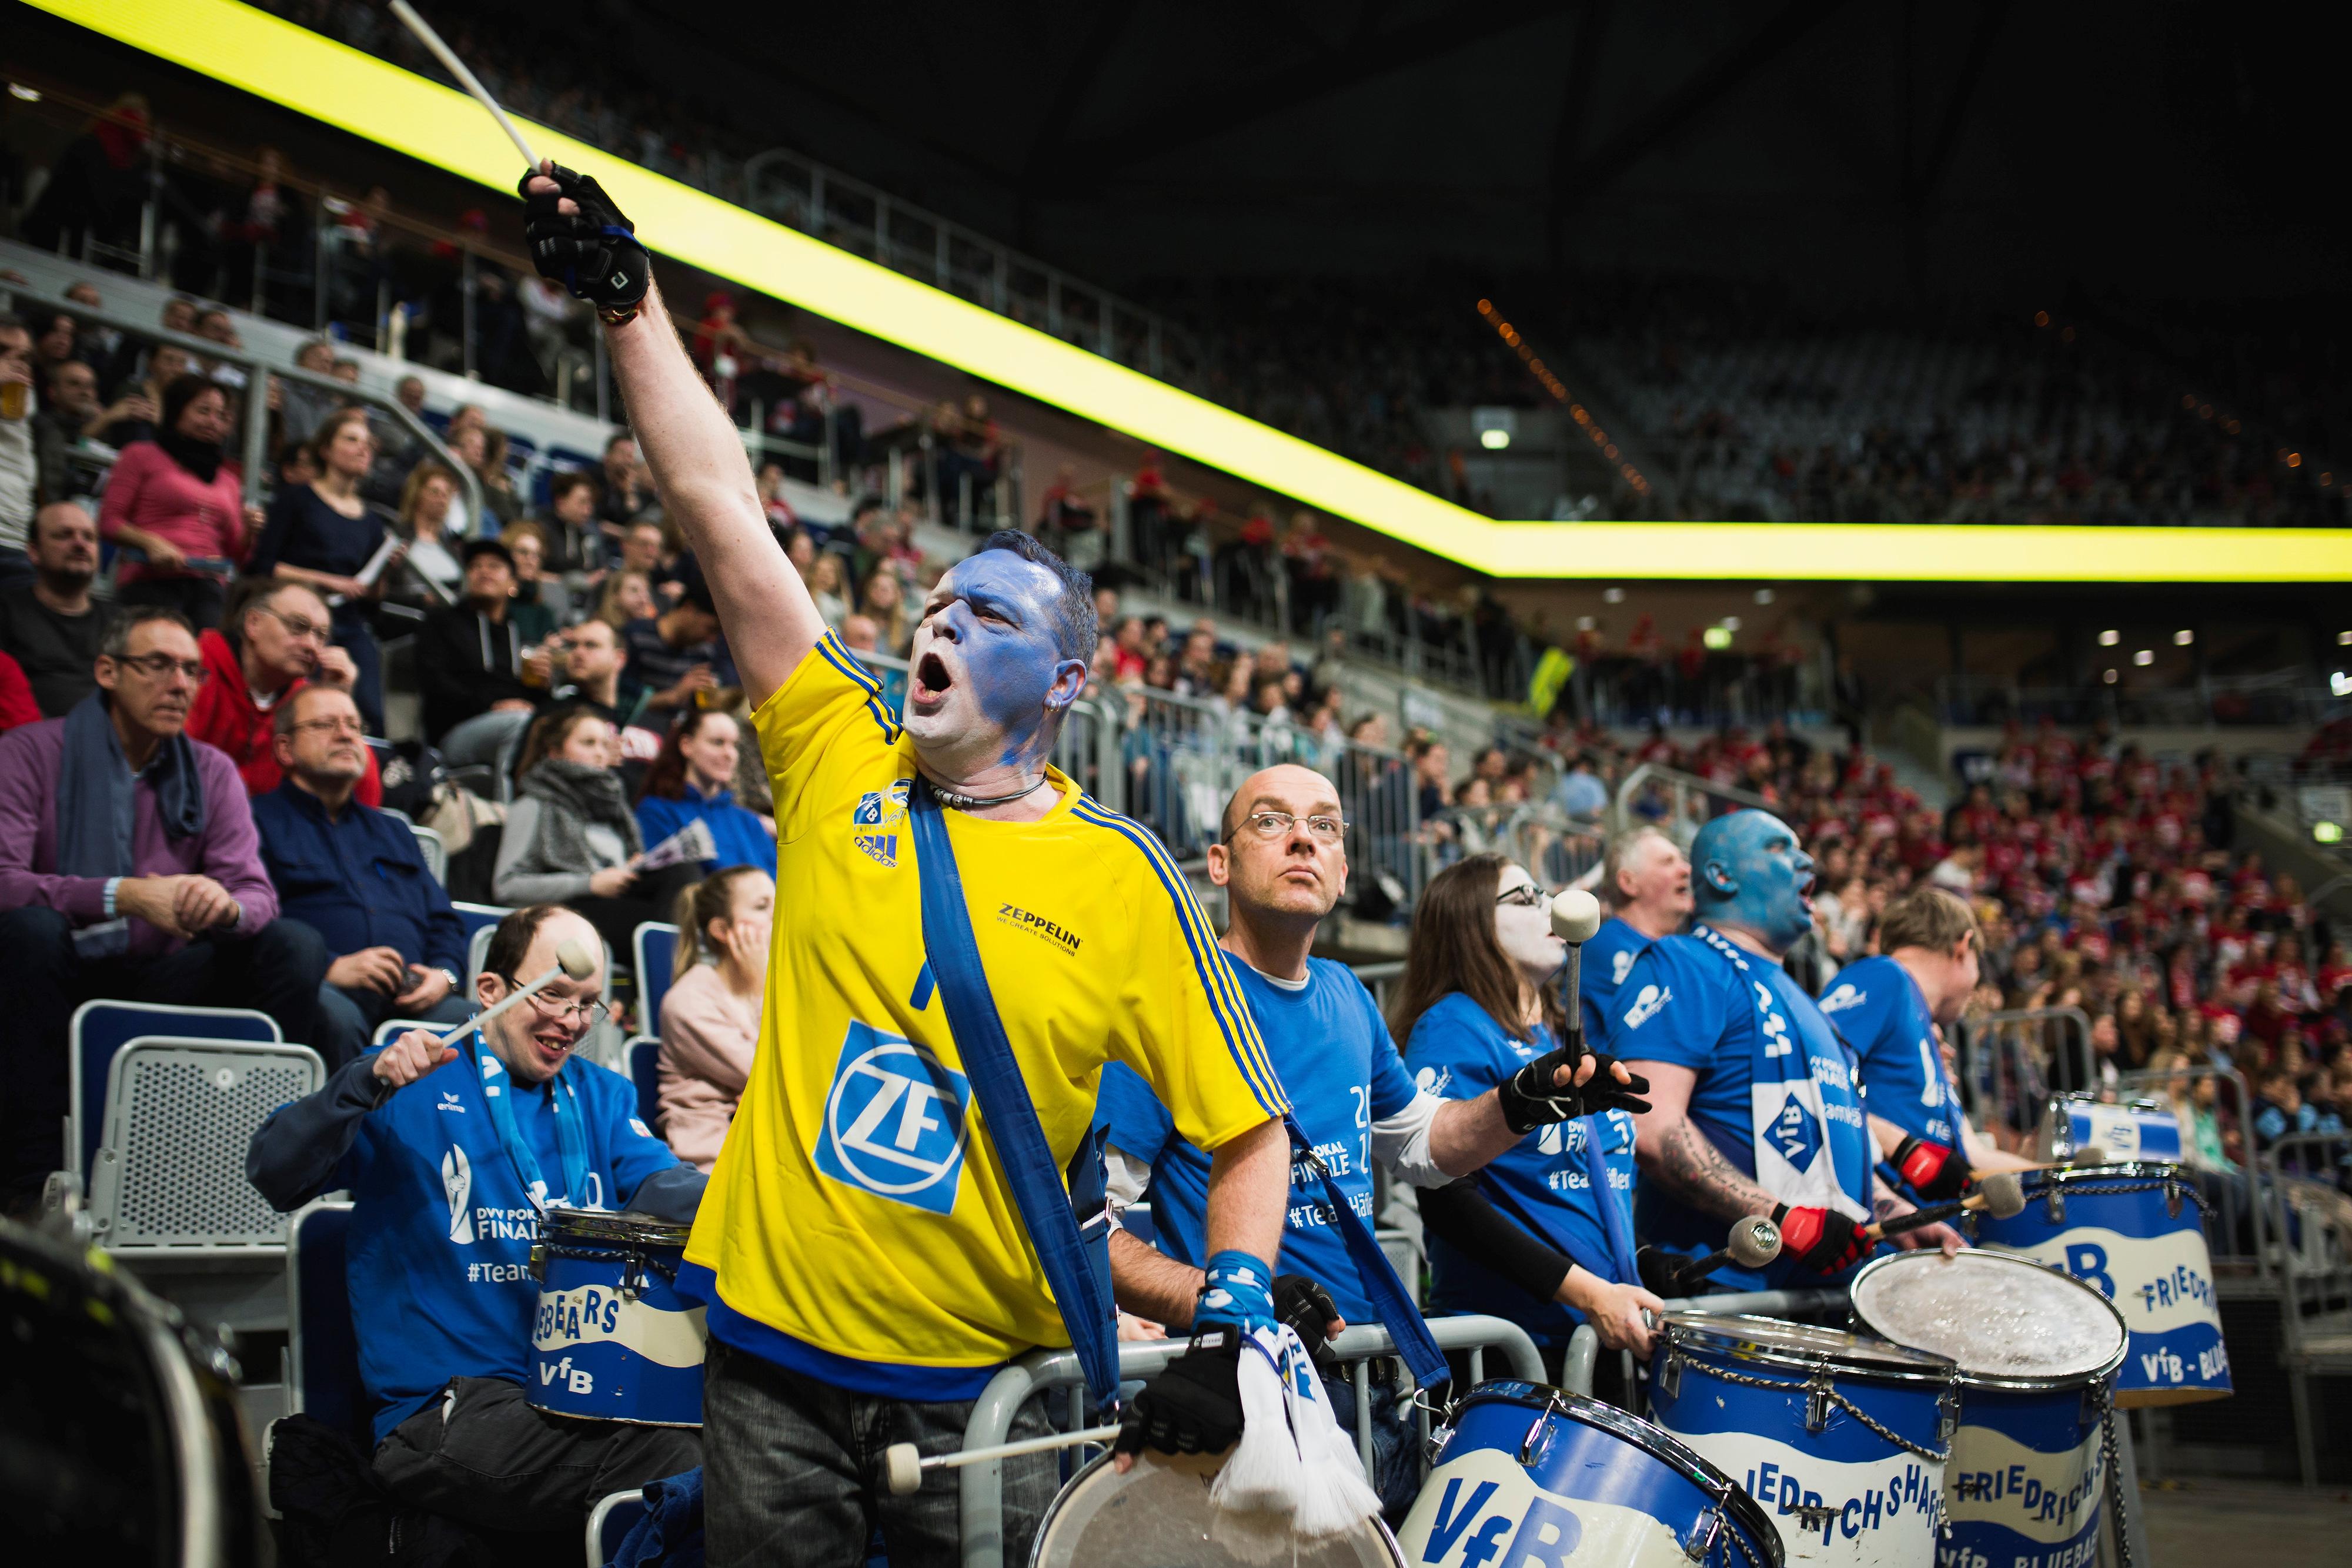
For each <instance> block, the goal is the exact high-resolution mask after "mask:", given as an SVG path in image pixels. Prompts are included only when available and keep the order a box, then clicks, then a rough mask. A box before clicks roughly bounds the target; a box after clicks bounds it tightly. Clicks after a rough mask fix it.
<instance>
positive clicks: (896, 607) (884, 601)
mask: <svg viewBox="0 0 2352 1568" xmlns="http://www.w3.org/2000/svg"><path fill="white" fill-rule="evenodd" d="M857 612H858V613H859V614H860V615H864V616H866V617H867V618H868V619H869V620H871V621H872V622H874V626H875V631H876V633H877V637H876V642H877V646H879V647H880V649H881V650H882V652H884V653H887V654H889V655H890V656H891V657H892V658H894V659H903V658H905V657H906V656H907V647H908V643H912V642H913V641H914V637H915V628H914V625H913V623H912V622H911V621H910V620H909V619H908V614H907V587H906V584H904V583H902V582H900V581H899V580H898V570H897V569H896V568H894V567H892V566H891V565H890V564H889V563H888V562H887V561H886V562H884V563H883V564H882V565H880V566H877V567H876V568H875V569H874V573H873V575H872V576H870V577H868V578H867V579H866V591H865V592H863V593H861V594H859V595H858V597H857ZM843 619H844V620H846V619H847V617H844V618H843Z"/></svg>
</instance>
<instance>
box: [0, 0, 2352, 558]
mask: <svg viewBox="0 0 2352 1568" xmlns="http://www.w3.org/2000/svg"><path fill="white" fill-rule="evenodd" d="M32 3H33V4H35V5H38V6H39V7H40V8H41V9H43V10H46V11H49V12H52V13H54V14H55V15H57V16H62V17H65V18H67V19H68V20H70V21H73V22H77V23H79V24H80V25H82V26H86V27H89V28H90V29H92V30H93V31H96V32H99V33H102V34H104V35H106V36H107V37H111V38H114V39H117V40H119V41H121V42H122V43H124V44H128V45H130V46H131V47H134V48H139V49H142V50H145V51H146V52H148V53H150V54H153V55H157V56H160V57H163V58H164V59H167V60H171V61H173V62H174V63H176V64H179V65H183V66H185V67H187V68H190V69H192V70H195V71H199V72H202V73H203V74H205V75H206V76H209V77H212V78H215V79H216V80H219V81H222V82H225V83H227V84H228V85H230V86H233V87H236V88H240V89H244V90H245V91H247V92H250V93H253V94H255V95H256V96H257V97H260V98H264V99H268V100H270V101H271V102H273V103H278V104H280V105H283V106H284V107H286V108H288V109H291V110H296V111H297V112H299V113H301V114H305V115H308V116H310V117H311V118H312V119H314V120H322V121H324V122H326V123H327V124H330V125H333V126H336V127H339V128H340V129H341V130H344V131H350V132H352V134H354V135H357V136H362V137H364V138H366V139H367V140H369V141H374V142H378V143H380V144H382V145H383V146H386V147H389V148H392V149H394V151H397V152H404V153H406V154H407V155H409V156H411V157H414V158H417V159H420V160H422V161H423V162H427V163H431V164H433V165H435V166H436V167H438V168H441V169H445V170H447V171H448V172H451V173H455V174H458V175H461V176H463V177H465V178H467V179H469V180H474V181H478V182H479V183H482V184H485V185H488V186H490V187H492V188H493V189H496V190H499V191H502V192H511V191H512V190H513V189H514V183H515V180H516V178H517V176H518V175H519V173H520V170H518V169H517V168H516V167H515V166H514V165H515V155H514V150H513V148H512V147H511V146H509V144H508V142H507V141H506V139H505V137H504V136H502V135H501V134H500V133H499V129H498V127H497V125H496V124H495V123H494V122H493V121H492V120H491V119H490V117H489V116H488V115H487V114H484V113H483V112H482V111H481V109H480V108H479V107H478V105H476V104H475V103H474V102H473V101H472V100H471V99H467V97H465V96H464V95H463V94H461V93H459V92H457V91H456V90H455V89H449V88H444V87H442V86H440V85H438V84H437V83H435V82H431V81H427V80H426V79H425V78H422V77H418V76H415V75H413V74H411V73H410V72H407V71H404V70H402V69H401V68H398V67H396V66H394V65H391V64H388V63H387V62H385V61H383V60H379V59H377V58H375V57H373V56H370V55H365V54H362V53H361V52H359V51H358V50H356V49H352V48H349V47H345V46H344V45H341V44H339V43H336V42H335V41H334V40H332V39H331V38H326V37H320V35H318V34H316V33H311V32H309V31H307V30H305V29H303V28H301V27H298V26H294V25H293V24H291V23H289V22H283V21H280V20H279V19H278V18H277V17H275V16H270V15H268V13H267V12H263V11H257V10H255V9H253V8H252V7H250V6H247V5H237V4H235V3H234V0H32ZM526 123H527V124H529V131H528V134H529V136H530V141H531V145H532V146H534V147H536V148H538V149H540V150H541V152H542V153H543V154H544V155H547V156H551V157H552V158H554V159H555V160H556V161H557V162H562V163H564V164H567V165H570V166H571V167H573V168H577V169H583V170H586V171H590V172H593V173H594V174H595V175H596V177H597V178H598V179H599V180H600V181H602V182H603V183H604V188H605V189H606V190H607V191H609V192H611V193H612V195H613V198H614V201H616V202H618V203H619V204H620V205H621V206H622V208H623V210H625V211H626V212H627V213H628V214H630V216H631V217H632V218H633V219H634V220H635V223H636V225H637V227H638V230H639V232H640V233H642V234H644V235H646V236H647V238H648V239H649V241H651V243H653V244H654V246H656V248H658V249H659V250H662V251H664V252H667V254H669V255H671V256H677V257H679V258H680V259H682V260H685V261H688V262H690V263H692V264H693V265H694V266H696V267H701V268H703V269H704V270H706V271H709V272H712V273H715V274H718V275H719V276H720V277H727V278H730V279H732V280H733V281H735V282H736V283H738V284H740V285H741V286H742V287H746V288H751V289H755V290H757V291H759V292H761V293H762V294H767V295H771V296H772V297H774V298H779V299H783V300H788V301H790V302H792V303H793V304H795V305H800V306H803V307H805V308H808V309H811V310H814V311H815V312H817V313H818V314H819V315H822V316H825V317H828V318H830V319H833V320H835V321H839V322H841V323H843V324H844V325H845V326H849V327H854V328H856V329H858V330H860V331H863V332H866V333H869V334H871V335H873V336H875V337H877V338H880V339H883V340H887V341H889V342H893V343H897V344H899V345H901V346H902V347H905V348H908V349H910V350H914V351H915V352H917V353H919V354H923V355H926V356H928V357H929V358H931V359H935V360H938V361H941V362H943V363H946V364H950V365H954V366H956V367H957V368H959V369H961V370H964V371H970V372H971V373H972V374H974V375H978V376H982V377H984V378H986V379H987V380H989V381H992V382H997V383H998V384H1000V385H1003V386H1006V387H1010V388H1013V390H1015V391H1017V392H1024V393H1026V394H1028V395H1029V396H1032V397H1034V398H1038V399H1041V400H1043V401H1045V402H1050V403H1054V404H1056V405H1058V406H1060V407H1062V408H1066V409H1068V410H1069V411H1070V412H1072V413H1076V414H1080V415H1083V416H1084V417H1087V418H1088V419H1094V420H1098V421H1100V422H1101V423H1104V424H1107V425H1109V426H1110V427H1112V428H1113V429H1117V430H1121V431H1124V432H1126V433H1127V434H1130V435H1133V436H1135V437H1136V438H1138V439H1139V440H1141V441H1144V442H1148V443H1150V444H1152V445H1154V446H1158V447H1160V448H1163V449H1165V450H1168V451H1171V452H1177V453H1181V454H1183V455H1187V456H1190V457H1192V458H1195V459H1198V460H1199V461H1201V462H1202V463H1206V464H1209V465H1213V466H1214V467H1217V468H1222V469H1223V470H1224V471H1225V472H1227V473H1229V474H1232V475H1234V476H1237V477H1239V478H1242V479H1244V480H1247V481H1249V482H1251V483H1253V484H1258V485H1263V486H1266V487H1268V488H1269V489H1272V490H1275V491H1277V492H1279V493H1281V494H1283V495H1285V496H1288V497H1294V498H1296V499H1297V500H1299V501H1301V502H1304V503H1306V504H1307V505H1308V506H1312V507H1320V508H1322V509H1323V510H1325V511H1328V512H1331V513H1334V514H1336V515H1338V516H1339V517H1347V518H1349V519H1350V520H1352V521H1355V522H1358V523H1361V524H1363V525H1364V526H1365V527H1367V528H1372V529H1374V530H1376V531H1378V532H1380V533H1383V534H1386V535H1388V536H1390V537H1391V538H1396V539H1400V540H1402V541H1403V542H1405V543H1407V544H1411V545H1413V546H1416V547H1418V548H1420V549H1425V550H1429V551H1431V552H1432V553H1433V554H1436V555H1440V556H1444V557H1446V558H1447V559H1452V560H1455V561H1459V562H1461V563H1462V564H1463V565H1465V566H1467V567H1470V568H1473V569H1474V570H1478V571H1483V572H1486V573H1488V574H1490V575H1493V576H1496V577H1520V578H1596V577H1606V578H1622V579H1629V580H1639V579H1643V578H1673V579H1685V580H1755V579H1763V580H1828V581H1846V580H1865V581H1868V580H1906V581H2034V582H2074V581H2080V582H2091V581H2101V582H2105V581H2130V582H2313V581H2336V580H2344V579H2347V578H2352V530H2347V529H2326V530H2316V529H2301V528H1996V527H1981V528H1937V527H1916V526H1910V525H1895V524H1886V525H1843V524H1837V525H1833V524H1811V523H1806V524H1787V525H1775V524H1748V523H1700V524H1666V523H1498V522H1494V521H1492V520H1490V519H1488V518H1486V517H1480V516H1479V515H1478V514H1476V513H1475V512H1471V511H1468V510H1465V508H1463V507H1456V506H1454V505H1453V504H1451V503H1450V502H1447V501H1444V500H1441V499H1439V498H1438V497H1435V496H1433V495H1431V494H1429V493H1428V492H1427V491H1424V490H1420V489H1416V488H1415V487H1413V486H1410V485H1407V484H1404V483H1402V481H1399V480H1395V479H1391V478H1389V477H1388V476H1385V475H1382V474H1379V473H1375V472H1374V471H1373V470H1371V469H1370V468H1367V467H1364V466H1363V465H1360V464H1357V463H1351V462H1349V461H1348V460H1347V459H1346V458H1344V457H1340V456H1339V455H1336V454H1334V453H1331V452H1328V451H1326V450H1325V449H1324V448H1322V447H1319V446H1316V445H1314V444H1310V443H1308V442H1304V441H1300V440H1298V439H1297V438H1296V437H1294V436H1289V435H1285V434H1282V433H1281V432H1280V431H1277V430H1274V429H1271V428H1270V427H1268V426H1266V425H1264V424H1260V423H1257V422H1256V421H1255V420H1251V419H1245V418H1244V417H1243V416H1242V415H1240V414H1237V413H1234V412H1232V411H1231V410H1229V409H1224V408H1220V407H1218V406H1217V405H1216V404H1214V403H1212V402H1208V401H1206V400H1205V399H1202V398H1198V397H1195V396H1193V395H1192V393H1190V392H1181V391H1179V390H1177V389H1176V388H1174V387H1171V386H1169V385H1168V384H1167V383H1165V382H1158V381H1154V380H1153V379H1152V378H1150V376H1147V375H1144V374H1141V373H1140V372H1139V371H1130V370H1129V369H1127V368H1126V367H1124V366H1122V365H1119V364H1117V363H1114V362H1113V361H1109V360H1107V359H1103V358H1101V357H1099V356H1097V355H1095V354H1092V353H1088V352H1087V350H1083V349H1078V348H1075V347H1073V346H1072V345H1070V344H1067V343H1065V342H1062V341H1061V340H1058V339H1055V338H1053V337H1049V336H1047V335H1046V334H1045V333H1043V332H1040V331H1036V330H1034V329H1032V328H1028V327H1024V326H1022V325H1021V324H1020V323H1018V322H1016V321H1013V320H1011V319H1007V318H1005V317H1002V316H999V315H997V314H996V313H994V312H993V311H991V310H986V309H983V308H981V307H980V306H977V305H974V304H971V303H970V302H969V301H967V300H963V299H960V298H956V297H955V296H954V295H951V294H949V293H946V292H944V291H942V290H940V289H937V288H933V287H930V286H929V285H928V284H923V283H919V282H917V281H915V280H914V279H913V278H910V277H903V276H901V275H900V274H898V273H896V272H893V271H891V270H890V269H889V268H887V267H881V266H878V265H877V264H875V263H873V262H869V261H866V260H865V259H864V258H863V257H860V256H852V255H850V254H849V253H848V252H846V251H844V250H839V249H836V248H835V247H834V246H828V245H825V244H824V243H823V242H822V241H820V240H816V239H813V238H811V237H809V236H808V235H803V234H802V233H800V232H799V231H798V230H796V229H791V228H787V227H785V226H784V225H781V224H777V223H772V222H771V221H769V220H768V219H766V218H762V217H760V216H757V215H756V214H751V213H750V212H747V211H745V210H744V209H742V208H740V207H737V206H732V205H730V204H728V203H726V202H722V201H720V200H719V198H718V197H716V196H711V195H708V194H705V193H702V192H700V191H697V190H694V189H693V188H691V187H690V186H688V185H684V184H681V183H678V182H677V181H675V180H671V179H668V178H667V177H666V176H663V175H660V174H656V173H654V172H651V171H649V170H646V169H641V168H639V167H637V166H636V165H635V164H633V163H629V162H624V161H623V160H621V159H619V158H616V157H614V156H613V155H612V154H610V153H608V152H604V151H602V150H600V149H597V148H593V147H590V146H588V145H587V144H585V143H583V142H580V141H573V140H572V139H571V138H570V137H567V136H565V135H563V134H562V132H560V131H553V130H551V129H550V128H548V127H546V126H543V125H539V124H536V123H530V122H526Z"/></svg>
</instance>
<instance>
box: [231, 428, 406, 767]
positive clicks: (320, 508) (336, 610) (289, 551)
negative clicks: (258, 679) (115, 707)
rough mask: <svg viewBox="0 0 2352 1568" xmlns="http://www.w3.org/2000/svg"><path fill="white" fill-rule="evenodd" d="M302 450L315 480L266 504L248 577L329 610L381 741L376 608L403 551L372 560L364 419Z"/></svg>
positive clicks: (315, 435)
mask: <svg viewBox="0 0 2352 1568" xmlns="http://www.w3.org/2000/svg"><path fill="white" fill-rule="evenodd" d="M305 450H306V451H307V452H308V453H309V454H310V466H311V468H312V469H313V470H314V471H315V475H314V477H312V478H311V479H310V482H309V483H307V484H302V485H289V486H285V487H284V488H282V489H280V490H279V491H278V497H277V498H276V499H275V500H273V501H271V502H270V504H269V514H268V520H267V521H266V522H264V523H263V525H262V528H261V538H260V541H259V542H258V543H257V544H256V545H255V546H254V547H253V559H252V560H251V562H249V563H248V570H251V571H252V572H253V574H254V575H255V576H257V577H276V578H278V580H281V581H289V582H299V583H307V584H309V585H310V588H312V589H313V590H315V591H317V592H318V594H319V595H320V597H321V598H322V599H324V600H325V601H326V602H327V603H328V604H329V605H330V606H331V619H332V622H333V628H334V638H335V646H336V647H337V648H339V649H341V651H342V652H343V653H344V654H346V655H347V656H348V657H349V658H350V660H351V664H352V670H353V671H354V674H353V677H352V701H354V702H356V703H358V704H359V705H360V716H361V717H362V718H364V719H366V720H367V724H368V733H369V734H371V735H382V734H383V733H384V723H383V652H382V650H380V649H379V648H378V647H377V646H376V640H375V627H374V617H375V606H376V605H377V604H378V603H380V602H382V601H383V596H384V593H385V591H387V590H388V589H389V588H390V587H391V586H392V580H393V578H394V576H395V575H397V573H398V570H399V566H400V562H401V561H402V559H404V555H405V551H404V548H403V547H402V546H399V545H397V544H395V545H394V547H393V553H392V554H391V555H390V556H388V557H386V558H385V559H383V560H382V561H378V560H376V559H375V557H376V551H377V550H378V549H382V548H383V542H384V531H383V523H382V522H381V521H379V520H378V519H377V517H376V515H375V513H374V512H373V510H372V509H370V507H369V506H368V504H367V501H366V500H365V499H364V498H363V497H362V496H361V494H360V486H362V485H363V484H365V483H366V481H367V476H368V471H369V470H370V469H371V468H372V467H373V465H374V463H375V437H374V434H373V432H372V430H371V429H370V427H369V424H368V419H367V413H366V411H365V410H363V409H356V408H350V409H344V410H342V411H341V412H340V413H333V414H330V415H329V416H328V417H327V419H326V420H325V421H324V422H323V423H320V426H319V427H318V429H317V430H315V431H313V432H312V433H311V435H310V444H309V445H308V446H307V447H306V448H305ZM371 565H373V566H374V567H375V569H376V570H375V575H374V576H373V578H370V579H368V580H365V581H362V580H361V578H360V573H362V572H363V571H365V570H367V569H368V568H369V567H370V566H371ZM368 803H369V804H370V805H373V804H375V802H374V801H373V800H371V801H369V802H368Z"/></svg>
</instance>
